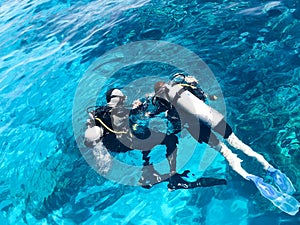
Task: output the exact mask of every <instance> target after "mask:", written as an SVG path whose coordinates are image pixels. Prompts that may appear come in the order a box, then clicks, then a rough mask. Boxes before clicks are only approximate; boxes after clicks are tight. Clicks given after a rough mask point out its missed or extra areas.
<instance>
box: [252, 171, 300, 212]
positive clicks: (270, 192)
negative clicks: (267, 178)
mask: <svg viewBox="0 0 300 225" xmlns="http://www.w3.org/2000/svg"><path fill="white" fill-rule="evenodd" d="M247 178H248V179H249V180H251V181H253V183H254V184H255V185H256V187H257V189H258V190H259V192H260V193H261V195H262V196H264V197H265V198H267V199H269V200H270V201H271V202H272V203H273V205H275V206H276V207H278V208H279V209H280V210H282V211H283V212H285V213H287V214H289V215H292V216H294V215H296V214H297V213H298V211H299V207H300V203H299V202H298V201H297V199H295V198H294V197H292V196H290V195H288V194H286V193H282V192H279V191H278V190H277V189H276V188H275V187H273V186H272V185H271V184H268V183H265V182H264V181H263V179H262V178H260V177H258V176H255V175H251V176H248V177H247Z"/></svg>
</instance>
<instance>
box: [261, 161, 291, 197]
mask: <svg viewBox="0 0 300 225" xmlns="http://www.w3.org/2000/svg"><path fill="white" fill-rule="evenodd" d="M267 172H268V173H269V174H270V176H271V177H272V178H273V180H274V183H275V185H276V187H277V188H278V189H279V190H280V191H281V192H283V193H286V194H288V195H292V194H294V193H295V191H296V190H295V188H294V186H293V184H292V182H291V180H290V179H289V178H288V177H287V176H286V175H285V174H284V173H282V172H281V171H280V170H279V169H275V168H274V167H272V166H270V167H269V168H268V169H267Z"/></svg>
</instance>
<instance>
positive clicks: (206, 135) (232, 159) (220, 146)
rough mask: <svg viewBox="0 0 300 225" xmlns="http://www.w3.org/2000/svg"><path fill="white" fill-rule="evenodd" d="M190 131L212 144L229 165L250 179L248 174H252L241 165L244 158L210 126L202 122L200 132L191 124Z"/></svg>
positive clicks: (199, 139)
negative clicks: (227, 144) (226, 143)
mask: <svg viewBox="0 0 300 225" xmlns="http://www.w3.org/2000/svg"><path fill="white" fill-rule="evenodd" d="M188 131H189V132H190V133H191V135H192V136H193V137H194V138H195V139H196V140H197V141H198V142H199V143H202V142H205V143H207V144H208V145H210V146H211V147H212V148H214V149H216V150H217V151H218V152H220V153H221V154H222V155H223V156H224V157H225V159H226V160H227V162H228V163H229V166H230V167H231V168H232V169H233V170H234V171H235V172H237V173H238V174H240V175H241V176H242V177H244V178H245V179H246V180H248V178H247V176H250V175H251V174H249V173H247V172H246V171H245V170H244V169H243V168H242V166H241V162H242V160H241V159H240V158H238V157H237V155H236V154H233V153H232V151H231V150H230V149H229V148H228V147H227V146H226V145H225V144H224V143H223V142H220V141H219V139H218V138H217V136H216V135H215V134H214V133H212V132H211V129H210V127H208V126H207V125H205V124H204V123H201V122H200V131H199V129H198V133H197V131H196V130H195V129H193V127H192V126H189V128H188Z"/></svg>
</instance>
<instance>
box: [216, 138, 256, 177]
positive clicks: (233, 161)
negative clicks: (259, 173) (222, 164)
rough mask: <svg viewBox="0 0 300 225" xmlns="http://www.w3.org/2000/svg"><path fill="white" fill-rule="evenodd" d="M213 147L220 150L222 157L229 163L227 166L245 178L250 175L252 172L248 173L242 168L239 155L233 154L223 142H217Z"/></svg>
mask: <svg viewBox="0 0 300 225" xmlns="http://www.w3.org/2000/svg"><path fill="white" fill-rule="evenodd" d="M212 147H213V148H214V149H216V150H217V151H218V152H220V153H221V154H222V155H223V156H224V158H225V159H226V160H227V162H228V163H229V166H230V167H231V168H232V169H233V170H234V171H235V172H237V173H238V174H239V175H241V176H242V177H243V178H245V179H246V180H249V178H247V177H248V176H251V175H252V174H249V173H248V172H247V171H246V170H244V169H243V168H242V166H241V162H242V161H243V160H241V159H240V158H239V157H237V155H236V154H233V152H232V151H231V150H230V149H229V148H228V147H227V146H226V145H225V144H224V143H223V142H219V144H218V145H216V146H212Z"/></svg>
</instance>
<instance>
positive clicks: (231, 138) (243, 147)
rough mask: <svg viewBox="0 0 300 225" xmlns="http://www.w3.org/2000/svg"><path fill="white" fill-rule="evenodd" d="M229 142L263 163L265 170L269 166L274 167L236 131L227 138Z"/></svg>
mask: <svg viewBox="0 0 300 225" xmlns="http://www.w3.org/2000/svg"><path fill="white" fill-rule="evenodd" d="M226 140H227V142H228V143H229V144H230V145H231V146H233V147H235V148H237V149H239V150H241V151H242V152H244V153H245V154H246V155H248V156H250V157H253V158H255V159H256V160H257V161H258V162H259V163H260V164H261V165H263V167H264V169H265V170H268V168H269V167H273V166H272V165H271V164H270V163H269V162H268V161H267V160H266V159H265V158H264V157H263V156H262V155H261V154H259V153H257V152H255V151H253V149H252V148H251V147H250V146H248V145H246V144H245V143H243V142H242V141H241V140H240V139H239V138H238V137H237V136H236V135H235V134H234V133H232V134H231V135H230V136H229V137H228V138H227V139H226Z"/></svg>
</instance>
